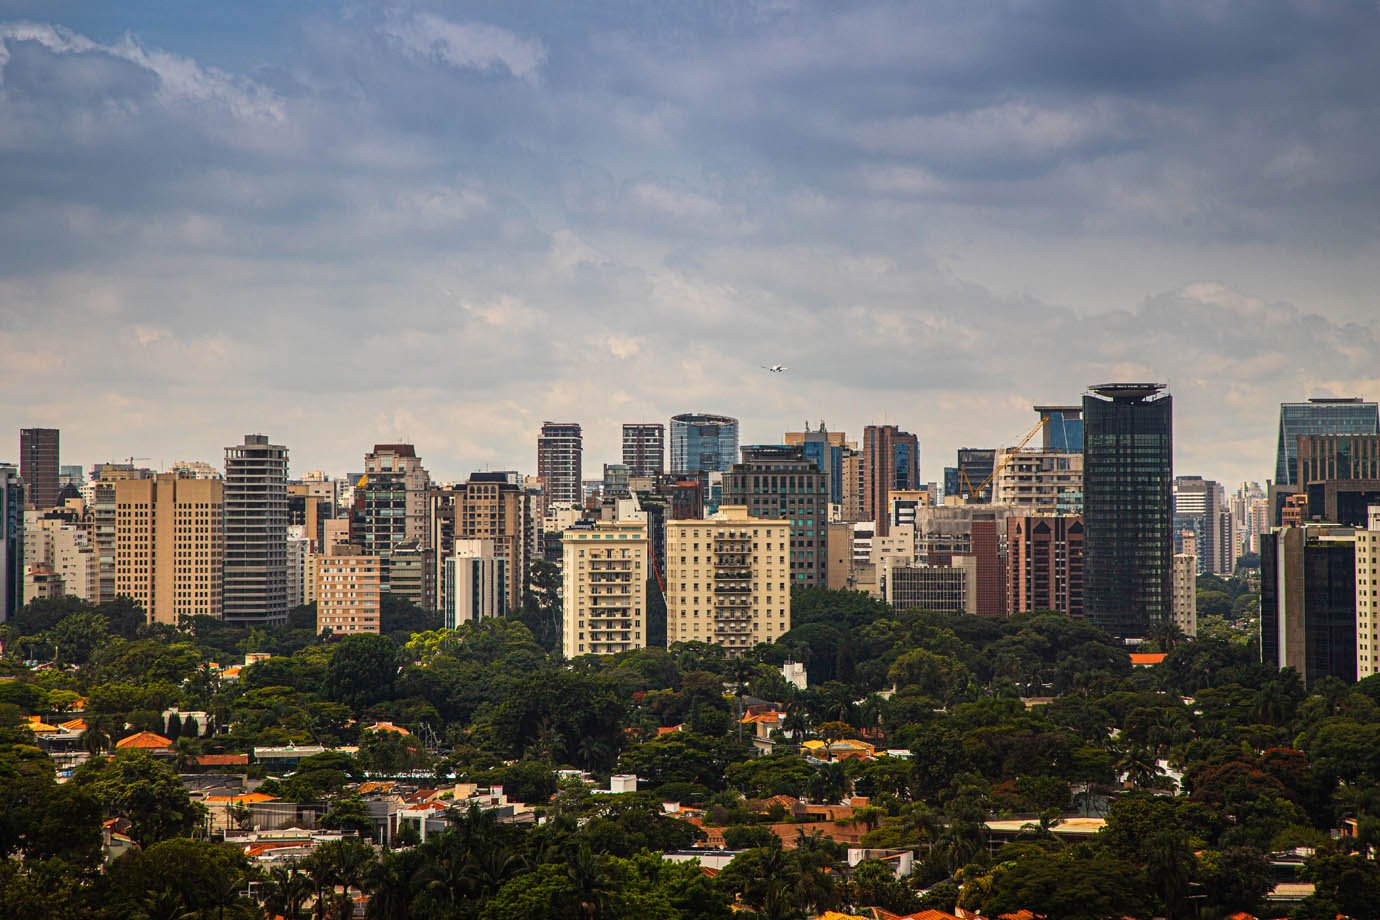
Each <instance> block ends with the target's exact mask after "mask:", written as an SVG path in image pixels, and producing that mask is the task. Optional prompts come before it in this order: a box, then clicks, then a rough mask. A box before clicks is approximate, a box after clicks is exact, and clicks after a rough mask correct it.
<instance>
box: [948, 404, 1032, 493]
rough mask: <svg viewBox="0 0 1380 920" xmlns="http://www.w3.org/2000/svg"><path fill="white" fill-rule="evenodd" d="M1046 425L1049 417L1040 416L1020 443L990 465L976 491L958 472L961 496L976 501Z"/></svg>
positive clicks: (963, 474)
mask: <svg viewBox="0 0 1380 920" xmlns="http://www.w3.org/2000/svg"><path fill="white" fill-rule="evenodd" d="M1047 424H1049V416H1047V415H1042V416H1040V420H1039V421H1038V422H1036V423H1035V425H1034V427H1032V428H1031V429H1030V430H1029V431H1027V432H1026V433H1025V437H1023V438H1021V440H1020V443H1018V444H1017V445H1016V446H1015V447H1012V448H1010V449H1008V450H1006V451H1005V452H1004V453H1003V454H1002V457H1001V459H1000V460H998V461H997V462H996V463H994V464H992V472H990V473H988V474H987V478H986V479H984V480H983V481H982V484H981V485H979V486H978V487H977V488H976V489H974V488H973V483H972V480H970V479H969V478H968V474H967V473H966V472H965V471H963V470H959V471H958V480H959V485H960V486H961V487H963V488H964V490H965V491H964V492H963V496H964V497H965V498H969V499H976V498H977V496H979V495H981V494H982V490H983V489H985V488H987V487H988V486H989V485H991V484H992V482H993V481H995V480H996V478H997V476H998V475H1000V473H1001V471H1002V470H1004V469H1005V468H1006V465H1007V464H1008V463H1010V462H1011V458H1013V457H1015V456H1016V455H1017V454H1019V453H1020V452H1021V451H1022V450H1024V449H1025V446H1026V445H1027V444H1029V443H1030V439H1031V438H1033V437H1035V435H1037V434H1039V433H1040V430H1041V429H1042V428H1044V427H1045V425H1047Z"/></svg>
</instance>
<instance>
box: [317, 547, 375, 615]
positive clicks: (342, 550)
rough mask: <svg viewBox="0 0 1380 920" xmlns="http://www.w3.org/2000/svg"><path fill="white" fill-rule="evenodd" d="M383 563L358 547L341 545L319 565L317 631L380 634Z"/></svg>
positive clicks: (321, 558) (322, 558) (318, 561)
mask: <svg viewBox="0 0 1380 920" xmlns="http://www.w3.org/2000/svg"><path fill="white" fill-rule="evenodd" d="M382 590H383V560H382V559H380V558H379V557H378V556H376V555H372V554H369V553H362V552H360V550H359V548H358V547H354V546H348V545H337V546H335V547H333V548H332V553H331V554H330V555H327V556H322V557H320V558H319V559H318V560H317V562H316V632H317V634H318V635H319V634H320V633H322V632H325V631H326V630H328V629H329V630H330V631H331V632H332V633H334V634H336V635H341V634H345V635H350V634H353V633H377V632H378V631H379V628H380V616H381V610H382V603H381V595H382Z"/></svg>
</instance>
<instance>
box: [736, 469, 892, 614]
mask: <svg viewBox="0 0 1380 920" xmlns="http://www.w3.org/2000/svg"><path fill="white" fill-rule="evenodd" d="M723 483H724V484H723V506H729V505H734V506H742V507H745V508H747V513H748V514H750V515H752V516H753V517H755V518H767V519H773V520H781V521H786V522H788V523H789V524H790V529H791V537H790V544H791V545H790V552H789V559H790V566H791V577H790V583H791V584H792V585H793V586H795V587H798V588H816V587H818V588H822V587H824V585H825V584H827V583H828V580H829V555H828V540H829V530H828V524H829V487H828V477H827V476H826V475H825V474H824V473H823V472H822V471H821V470H820V469H819V467H817V466H816V465H815V464H814V462H813V461H811V460H807V459H806V458H805V452H804V447H803V446H796V447H792V446H789V445H785V444H758V445H754V446H751V447H744V448H743V460H742V462H741V463H738V464H735V465H734V466H733V468H732V469H731V470H730V471H729V472H727V473H725V474H724V479H723ZM721 507H722V506H721ZM883 507H884V508H885V505H883Z"/></svg>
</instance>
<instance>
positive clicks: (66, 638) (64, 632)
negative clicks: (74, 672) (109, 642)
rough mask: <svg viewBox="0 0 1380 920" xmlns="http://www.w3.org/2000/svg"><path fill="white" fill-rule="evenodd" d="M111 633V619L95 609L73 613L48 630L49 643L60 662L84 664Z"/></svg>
mask: <svg viewBox="0 0 1380 920" xmlns="http://www.w3.org/2000/svg"><path fill="white" fill-rule="evenodd" d="M109 635H110V625H109V621H108V620H107V619H106V618H105V617H103V616H101V615H100V614H99V613H97V612H96V611H94V610H88V611H82V612H80V613H72V614H68V615H67V616H65V617H63V618H62V619H61V620H60V621H59V622H58V623H57V625H55V626H54V627H53V628H52V629H50V630H48V633H47V638H48V644H49V645H51V646H52V647H53V655H54V657H55V658H56V659H57V661H58V663H60V664H76V665H84V664H86V663H87V662H89V661H90V660H91V656H92V654H93V653H94V652H95V651H96V649H98V648H100V647H101V645H102V644H103V643H105V641H106V639H107V637H108V636H109Z"/></svg>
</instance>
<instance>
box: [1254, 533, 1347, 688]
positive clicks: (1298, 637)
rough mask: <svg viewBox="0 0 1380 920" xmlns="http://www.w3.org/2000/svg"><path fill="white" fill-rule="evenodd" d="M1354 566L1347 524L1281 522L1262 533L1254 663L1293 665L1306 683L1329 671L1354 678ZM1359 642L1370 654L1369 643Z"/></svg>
mask: <svg viewBox="0 0 1380 920" xmlns="http://www.w3.org/2000/svg"><path fill="white" fill-rule="evenodd" d="M1356 569H1357V566H1356V545H1355V532H1354V531H1353V530H1352V529H1351V528H1349V527H1327V526H1307V527H1280V528H1276V529H1275V530H1274V531H1272V532H1271V533H1268V534H1264V535H1262V536H1261V544H1260V658H1261V661H1263V662H1264V663H1265V664H1267V665H1271V666H1272V667H1277V668H1286V667H1291V668H1293V669H1294V670H1296V671H1297V672H1298V674H1299V677H1300V678H1302V679H1303V683H1304V686H1305V687H1310V688H1311V687H1312V686H1313V685H1314V684H1315V683H1317V681H1318V680H1320V679H1321V678H1323V677H1329V676H1331V677H1337V678H1339V679H1341V680H1344V681H1346V682H1348V683H1350V682H1352V681H1354V680H1356V676H1357V663H1358V655H1359V654H1360V649H1359V648H1358V644H1359V643H1358V633H1359V632H1360V630H1359V629H1358V621H1357V610H1356V600H1357V595H1356V589H1357V571H1356ZM1367 577H1369V576H1367ZM1365 644H1366V645H1367V646H1369V647H1368V648H1367V650H1366V651H1367V653H1368V654H1373V646H1372V644H1371V642H1370V640H1369V639H1368V640H1367V641H1366V643H1365Z"/></svg>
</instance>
